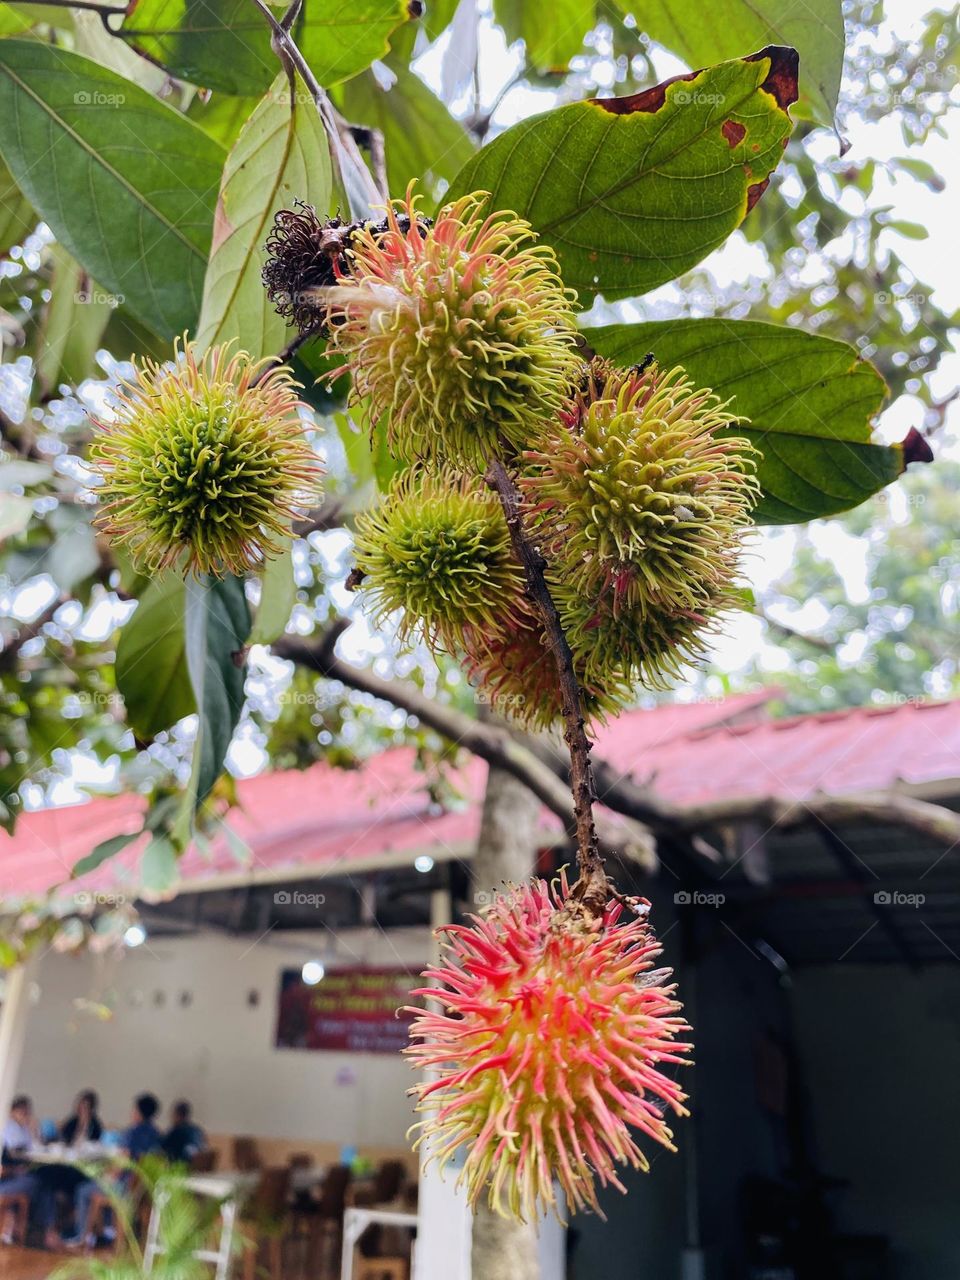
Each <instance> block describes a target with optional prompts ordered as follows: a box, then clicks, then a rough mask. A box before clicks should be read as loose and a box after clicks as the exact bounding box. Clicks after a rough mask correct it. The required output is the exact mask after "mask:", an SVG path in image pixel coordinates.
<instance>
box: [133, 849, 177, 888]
mask: <svg viewBox="0 0 960 1280" xmlns="http://www.w3.org/2000/svg"><path fill="white" fill-rule="evenodd" d="M176 882H177V848H176V845H175V844H174V843H173V841H172V840H169V839H168V838H167V837H166V836H157V837H156V838H155V839H153V840H151V841H150V843H149V844H148V845H147V847H146V849H144V851H143V858H142V859H141V862H140V887H141V888H142V890H143V892H144V894H145V895H146V896H147V897H155V898H162V897H166V896H167V895H168V894H169V893H170V891H171V890H172V889H173V887H174V885H175V884H176Z"/></svg>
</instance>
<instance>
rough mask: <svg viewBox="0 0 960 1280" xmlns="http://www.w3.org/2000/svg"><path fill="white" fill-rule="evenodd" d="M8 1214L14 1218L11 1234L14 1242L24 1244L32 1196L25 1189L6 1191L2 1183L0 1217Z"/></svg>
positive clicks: (0, 1189) (0, 1187) (0, 1185)
mask: <svg viewBox="0 0 960 1280" xmlns="http://www.w3.org/2000/svg"><path fill="white" fill-rule="evenodd" d="M6 1214H9V1215H10V1217H11V1219H12V1227H11V1231H10V1236H11V1239H12V1241H13V1243H14V1244H23V1243H24V1241H25V1240H26V1238H27V1224H28V1222H29V1219H30V1197H29V1195H28V1194H27V1193H26V1192H25V1191H13V1192H8V1191H4V1189H3V1184H2V1183H0V1219H2V1218H3V1217H4V1216H5V1215H6Z"/></svg>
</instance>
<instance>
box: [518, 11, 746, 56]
mask: <svg viewBox="0 0 960 1280" xmlns="http://www.w3.org/2000/svg"><path fill="white" fill-rule="evenodd" d="M493 16H494V18H495V19H496V21H497V22H498V23H499V24H500V26H501V27H503V30H504V34H505V35H506V37H507V40H508V41H509V42H511V43H512V42H513V41H514V40H522V41H523V43H524V45H525V46H526V51H527V61H528V62H529V63H530V65H531V66H532V67H534V68H535V69H536V70H537V71H564V70H566V68H567V67H568V66H569V65H570V59H571V58H572V57H574V55H575V54H578V53H579V52H580V51H581V50H582V48H583V38H584V36H585V35H586V34H587V32H588V31H590V30H591V29H592V28H593V27H594V26H595V25H596V20H597V13H596V2H595V0H551V4H550V13H549V16H548V15H547V14H545V13H544V6H543V0H494V5H493ZM753 47H754V46H753V45H749V44H747V45H741V48H742V49H751V48H753ZM738 52H739V50H738ZM710 60H711V59H707V58H704V59H701V61H704V62H706V61H710Z"/></svg>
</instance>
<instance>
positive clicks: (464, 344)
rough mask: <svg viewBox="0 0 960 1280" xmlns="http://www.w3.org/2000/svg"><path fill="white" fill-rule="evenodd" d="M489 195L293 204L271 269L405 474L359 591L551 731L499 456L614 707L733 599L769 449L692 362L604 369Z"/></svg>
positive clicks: (519, 714) (360, 525) (552, 707)
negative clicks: (495, 468)
mask: <svg viewBox="0 0 960 1280" xmlns="http://www.w3.org/2000/svg"><path fill="white" fill-rule="evenodd" d="M485 204H486V197H485V196H484V195H483V194H482V193H480V194H474V195H470V196H466V197H464V198H462V199H460V200H457V201H455V202H454V203H451V204H450V205H448V206H447V207H445V208H444V209H442V210H441V212H440V214H439V216H438V217H437V219H436V221H435V222H429V221H428V220H426V219H424V218H421V217H420V216H419V215H418V214H417V211H416V208H415V205H414V202H413V200H412V198H411V197H410V196H409V195H408V197H407V200H406V201H405V202H403V203H402V204H400V205H399V206H398V207H394V206H391V208H390V209H389V210H388V212H387V217H386V218H385V219H384V220H383V221H382V222H379V223H368V224H360V225H355V226H354V227H352V228H344V227H342V226H340V224H337V225H336V226H335V227H333V228H331V227H330V224H320V223H319V222H318V221H316V219H315V217H314V215H312V211H310V210H303V211H301V212H299V213H291V214H288V215H285V216H283V217H282V218H281V219H280V221H279V222H278V224H277V227H276V229H275V231H274V235H273V237H272V242H271V248H272V257H271V261H270V264H269V266H268V268H267V271H266V272H265V278H266V279H267V282H268V287H269V288H270V291H271V293H272V294H273V296H274V297H275V298H276V299H277V300H278V302H279V303H280V306H281V308H284V309H285V310H286V311H287V313H288V314H290V315H291V316H292V317H293V318H294V319H296V320H297V321H298V323H300V324H301V325H303V326H305V327H307V328H309V327H311V326H316V327H318V328H322V329H323V330H324V332H325V333H326V335H327V338H328V345H329V350H330V352H331V353H333V354H334V355H339V356H340V357H341V358H342V362H343V367H345V368H347V369H349V371H350V373H351V374H352V379H353V382H352V385H353V396H354V400H355V403H356V404H357V405H358V406H359V407H360V409H361V411H362V413H363V415H364V417H365V419H366V421H367V423H368V424H369V425H370V426H371V427H374V426H376V425H377V424H382V426H383V429H384V430H385V431H386V436H387V441H388V445H389V448H390V451H391V453H392V454H393V456H394V457H395V458H397V459H398V460H399V461H401V463H402V464H403V468H404V469H403V470H402V471H401V472H400V474H399V475H398V476H397V478H396V480H395V481H394V483H393V485H392V487H391V489H390V491H389V493H387V494H386V495H385V497H384V499H383V501H382V502H381V503H380V505H379V506H377V507H376V508H375V509H373V510H371V511H369V512H367V513H365V514H363V515H361V516H359V517H358V519H357V522H356V532H355V543H356V570H357V571H356V574H355V575H354V581H356V582H358V583H359V584H360V585H361V586H362V589H363V591H364V593H365V595H366V596H367V598H368V599H369V600H370V601H371V603H372V605H373V607H374V610H375V613H376V616H377V618H378V620H379V621H383V620H385V619H386V618H387V617H390V616H393V615H397V616H398V617H399V619H400V629H401V634H402V636H403V637H404V638H407V639H410V638H419V637H422V638H423V639H425V640H426V642H427V643H428V644H429V645H430V646H431V647H433V648H435V649H439V650H443V651H446V652H448V653H451V654H454V655H455V656H457V657H458V658H460V659H461V660H462V661H463V662H464V664H465V666H466V668H467V670H468V672H469V674H470V676H471V678H472V680H473V681H474V683H475V684H476V685H478V686H479V687H480V688H481V689H482V690H483V691H484V693H485V694H486V696H487V700H488V701H490V702H491V703H492V704H493V705H494V707H497V706H499V707H501V708H503V709H504V710H508V709H509V710H510V712H511V713H512V714H513V715H514V717H515V718H520V719H522V720H524V721H525V722H526V723H527V724H528V725H530V726H532V727H545V726H547V725H549V724H551V723H553V722H554V721H556V720H557V719H558V718H559V716H560V714H561V707H560V702H559V691H558V682H557V679H556V672H555V670H554V667H553V662H552V658H551V656H550V653H549V650H548V648H547V646H546V644H545V641H544V636H543V632H542V627H541V624H540V621H539V618H538V615H537V613H536V611H535V610H534V609H533V607H532V606H531V604H530V602H529V601H528V598H527V595H526V592H525V582H524V575H523V571H522V568H521V565H520V564H519V562H518V561H517V559H516V557H515V555H514V552H513V549H512V547H511V539H510V537H509V533H508V529H507V524H506V521H505V519H504V515H503V512H502V510H501V507H500V503H499V499H498V496H497V494H496V493H495V492H493V491H492V489H491V488H490V487H489V485H488V484H487V483H486V480H485V472H486V468H487V466H488V463H489V462H490V460H491V459H493V458H499V459H501V460H502V461H503V462H504V463H505V464H506V465H507V466H508V467H509V468H510V469H511V471H512V473H513V475H514V476H515V478H516V482H517V484H518V486H519V488H520V490H521V494H522V500H523V520H524V526H525V532H526V534H527V536H528V537H529V538H530V539H532V540H533V541H534V543H535V544H536V545H537V547H538V549H539V551H540V552H541V553H542V555H543V557H544V559H545V561H546V565H547V568H546V578H547V584H548V586H549V588H550V592H551V594H552V596H553V598H554V601H555V603H556V605H557V607H558V609H559V613H560V618H561V622H562V625H563V627H564V630H565V632H566V635H567V639H568V641H569V643H570V645H571V648H572V651H573V656H574V663H575V670H576V675H577V677H578V680H579V683H580V687H581V691H582V695H583V703H584V709H585V710H586V711H587V713H588V714H594V715H595V714H602V713H603V712H604V711H606V710H610V709H613V708H615V707H617V706H619V705H623V704H624V703H625V702H628V701H630V700H631V698H632V696H633V694H634V691H635V688H636V686H637V684H638V683H643V684H647V685H654V686H657V685H660V684H662V682H663V680H664V679H665V678H666V677H670V676H673V675H676V674H677V673H678V671H679V669H680V667H681V666H682V664H683V663H684V662H685V661H687V660H689V659H690V658H692V657H695V656H696V655H697V654H698V653H699V652H700V650H701V648H702V646H703V643H704V639H705V635H706V633H707V632H708V631H709V629H710V627H711V626H712V625H713V622H714V619H715V618H716V615H717V613H718V611H719V610H721V609H722V608H724V607H725V606H729V605H730V603H731V600H732V596H733V584H734V581H735V576H736V570H737V561H738V556H739V550H740V542H741V537H742V533H743V531H744V528H745V526H746V525H747V523H748V520H749V513H750V509H751V506H752V504H753V501H754V499H755V495H756V483H755V480H754V476H753V472H754V462H753V453H752V450H751V448H750V446H749V444H748V443H747V442H746V441H745V440H744V439H742V438H738V437H737V436H736V435H735V434H733V429H734V428H735V426H736V423H737V418H736V417H735V416H734V415H733V414H732V413H730V412H728V411H727V409H726V408H725V407H724V405H722V404H721V403H720V402H719V400H718V398H717V397H716V396H714V395H713V394H712V393H711V392H709V391H704V390H698V389H697V388H696V387H694V385H693V384H692V383H691V381H690V380H689V379H688V378H687V377H686V376H685V374H684V372H683V370H682V369H679V368H676V369H669V370H663V369H661V368H659V367H658V365H657V364H656V362H655V361H653V360H651V361H650V362H649V363H648V364H647V365H646V367H634V368H627V369H621V368H617V367H616V366H615V365H613V364H611V363H609V362H607V361H604V360H600V359H592V360H585V359H584V357H583V355H582V354H581V349H580V343H579V341H578V336H577V330H576V328H575V324H574V302H575V299H574V297H573V296H572V295H571V293H570V292H569V291H568V290H565V289H564V287H563V284H562V282H561V280H560V276H559V273H558V268H557V263H556V260H555V258H554V255H553V252H552V250H550V249H549V248H548V247H547V246H546V245H544V244H542V243H537V242H536V238H535V236H534V234H533V232H532V231H531V228H530V226H529V224H527V223H526V222H524V221H522V220H521V219H519V218H517V217H515V216H514V215H512V214H508V213H500V212H494V213H486V212H485ZM311 245H312V246H313V252H312V253H311V252H310V246H311ZM320 246H323V248H322V250H321V249H320ZM294 299H295V300H296V301H292V300H294Z"/></svg>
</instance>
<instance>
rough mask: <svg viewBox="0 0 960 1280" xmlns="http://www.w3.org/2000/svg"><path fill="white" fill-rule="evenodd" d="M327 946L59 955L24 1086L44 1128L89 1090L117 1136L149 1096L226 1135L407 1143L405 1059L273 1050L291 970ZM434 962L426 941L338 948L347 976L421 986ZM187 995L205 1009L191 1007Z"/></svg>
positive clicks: (362, 936)
mask: <svg viewBox="0 0 960 1280" xmlns="http://www.w3.org/2000/svg"><path fill="white" fill-rule="evenodd" d="M324 936H325V935H315V936H314V937H313V938H312V939H311V937H310V935H300V939H292V938H290V937H289V936H285V937H284V938H283V940H282V941H279V940H277V939H275V938H274V937H273V936H272V935H271V936H270V937H267V938H265V939H261V940H259V941H255V940H253V939H249V938H241V939H238V938H230V937H225V936H223V935H200V936H196V937H190V938H183V939H176V940H171V939H158V940H157V941H153V940H148V942H147V944H145V945H144V946H142V947H140V948H138V949H137V950H136V951H127V952H125V953H124V954H123V955H121V956H119V957H94V956H63V955H52V954H51V955H47V956H46V957H45V958H44V960H43V962H42V964H41V966H40V969H39V972H38V974H37V975H36V980H37V982H38V983H39V987H40V997H39V1001H38V1003H37V1004H36V1006H35V1007H34V1008H33V1009H32V1011H31V1017H30V1024H29V1027H28V1030H27V1040H26V1049H25V1053H24V1060H23V1066H22V1069H21V1073H20V1080H19V1083H18V1088H19V1089H20V1090H22V1091H23V1092H26V1093H29V1094H30V1095H31V1096H32V1098H33V1100H34V1103H35V1106H36V1109H37V1113H38V1114H39V1115H40V1116H42V1117H47V1116H52V1117H62V1116H63V1115H65V1114H66V1112H67V1110H68V1106H69V1103H70V1100H71V1099H72V1098H73V1096H74V1094H75V1093H76V1092H77V1091H78V1089H80V1088H85V1087H90V1088H94V1089H96V1090H97V1091H98V1092H99V1093H100V1096H101V1100H102V1110H103V1115H104V1119H105V1121H106V1122H107V1123H109V1124H110V1125H117V1126H119V1125H121V1124H125V1123H126V1122H127V1117H128V1114H129V1111H130V1100H131V1098H132V1097H133V1096H134V1094H136V1093H138V1092H140V1091H142V1090H151V1091H152V1092H154V1093H156V1094H157V1096H158V1097H159V1098H160V1099H161V1101H162V1102H163V1104H164V1106H165V1107H166V1105H168V1104H169V1103H170V1102H171V1101H173V1100H174V1099H175V1098H178V1097H181V1096H182V1097H186V1098H189V1099H190V1100H191V1101H192V1102H193V1104H194V1108H195V1113H196V1116H197V1119H198V1120H199V1121H200V1123H202V1124H203V1125H204V1126H205V1127H206V1128H207V1129H208V1130H210V1131H211V1132H214V1133H246V1134H251V1135H254V1136H260V1137H275V1138H293V1139H301V1140H303V1141H306V1142H311V1141H329V1142H336V1143H351V1144H355V1145H358V1146H359V1145H366V1144H371V1145H376V1146H383V1145H396V1146H401V1145H404V1144H405V1138H404V1135H405V1132H406V1130H407V1128H408V1127H409V1125H410V1124H411V1122H412V1119H413V1116H412V1107H411V1102H410V1099H408V1098H407V1096H406V1090H407V1088H408V1087H409V1086H410V1084H411V1083H412V1082H413V1079H414V1077H413V1073H412V1072H411V1071H410V1069H409V1067H407V1066H406V1064H405V1063H404V1061H403V1060H402V1059H401V1058H400V1057H399V1056H397V1055H393V1054H383V1055H372V1054H362V1055H360V1054H347V1053H326V1052H322V1053H321V1052H313V1051H309V1050H301V1049H275V1048H274V1047H273V1041H274V1025H275V1019H276V1012H277V993H278V990H279V983H280V974H281V971H282V970H283V969H285V968H295V967H299V966H300V965H301V964H302V963H303V961H304V960H306V959H309V958H310V957H311V956H312V955H315V954H317V953H318V950H320V952H321V954H322V947H323V943H322V941H318V937H319V938H320V939H322V938H323V937H324ZM301 942H302V945H301ZM429 952H430V936H429V932H428V930H426V929H409V930H399V931H391V933H390V935H389V939H387V938H385V937H384V936H383V935H382V934H381V933H379V932H377V931H375V930H357V931H351V932H350V933H344V934H341V935H338V938H337V953H338V957H339V963H340V964H341V965H356V964H371V965H398V966H399V965H403V966H406V967H408V968H409V969H410V972H411V975H412V976H413V977H415V976H416V975H417V974H418V973H419V971H420V969H421V968H422V967H423V965H424V964H425V963H426V962H427V960H428V958H429ZM333 963H335V962H331V961H328V964H330V966H331V967H332V964H333ZM184 991H189V992H190V993H192V997H193V998H192V1003H190V1004H189V1006H186V1007H184V1006H183V1005H182V1004H181V1002H180V997H181V993H182V992H184ZM251 991H256V992H258V993H259V1003H258V1004H257V1005H256V1006H255V1007H251V1006H250V1005H249V1004H248V993H249V992H251ZM158 993H162V1001H163V1002H162V1004H157V1003H156V1000H157V999H158ZM77 1001H80V1002H103V1003H104V1004H106V1005H107V1006H109V1007H110V1008H112V1010H113V1016H112V1017H111V1018H110V1019H109V1020H107V1021H103V1020H100V1019H99V1018H98V1017H97V1016H96V1014H95V1013H94V1012H93V1011H91V1010H90V1009H89V1008H87V1009H86V1010H84V1009H83V1008H78V1006H77V1003H76V1002H77ZM345 1069H346V1071H347V1078H344V1076H343V1073H344V1070H345ZM338 1073H340V1075H341V1078H340V1080H339V1081H338Z"/></svg>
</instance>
